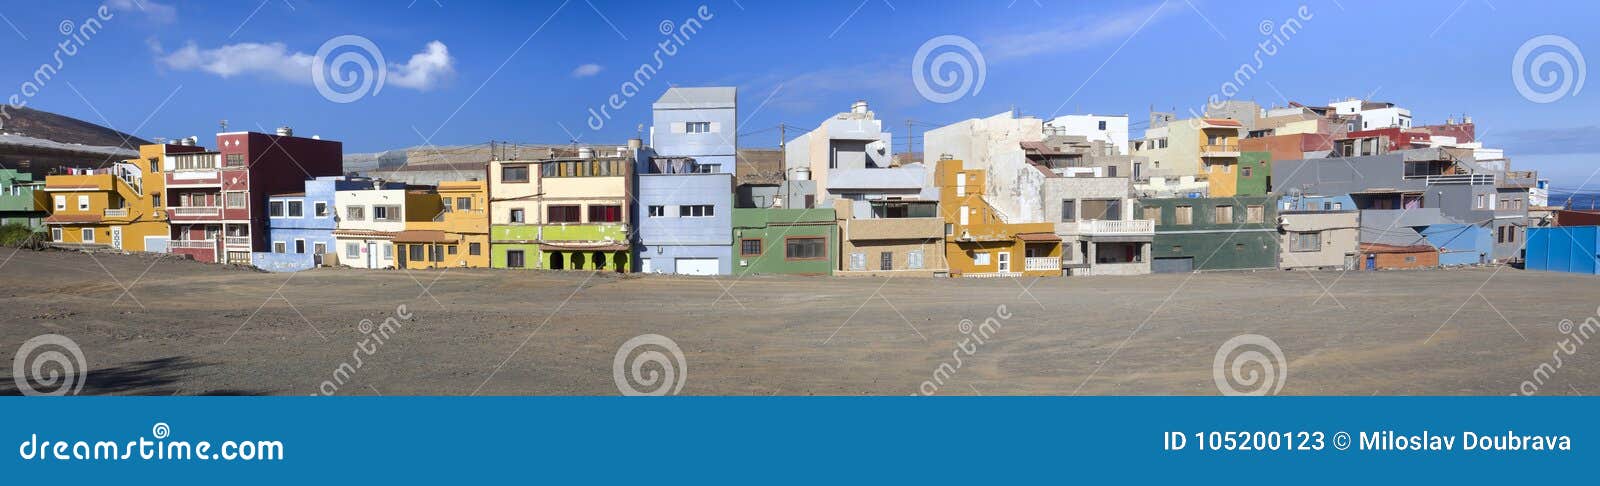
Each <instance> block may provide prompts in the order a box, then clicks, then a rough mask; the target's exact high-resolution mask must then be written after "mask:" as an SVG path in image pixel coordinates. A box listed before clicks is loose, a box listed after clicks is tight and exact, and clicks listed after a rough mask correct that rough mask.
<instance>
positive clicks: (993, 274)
mask: <svg viewBox="0 0 1600 486" xmlns="http://www.w3.org/2000/svg"><path fill="white" fill-rule="evenodd" d="M1021 276H1022V273H1021V272H971V273H963V274H961V277H962V278H1000V277H1021Z"/></svg>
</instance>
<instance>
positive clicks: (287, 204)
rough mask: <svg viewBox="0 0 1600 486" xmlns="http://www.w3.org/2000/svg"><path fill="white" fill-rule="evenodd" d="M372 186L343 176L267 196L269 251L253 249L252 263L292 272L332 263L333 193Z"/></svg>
mask: <svg viewBox="0 0 1600 486" xmlns="http://www.w3.org/2000/svg"><path fill="white" fill-rule="evenodd" d="M370 187H372V181H371V180H367V179H353V178H347V177H343V176H327V177H318V178H316V179H312V180H308V181H306V182H305V191H302V192H290V193H283V194H273V195H271V196H269V197H268V198H267V240H268V241H269V242H270V246H269V247H268V248H269V249H270V250H271V251H266V252H253V253H252V254H251V263H252V264H254V265H255V266H256V268H260V269H263V270H267V271H273V272H293V271H299V270H305V269H309V268H312V267H318V266H323V265H328V264H331V263H332V262H333V261H335V259H336V258H337V256H336V255H334V253H335V252H337V251H338V250H339V245H338V241H337V240H336V239H335V238H334V237H333V230H334V229H335V228H337V227H338V225H337V220H338V217H337V216H336V215H337V214H339V213H338V205H337V204H336V201H335V193H336V192H338V191H353V190H359V189H362V188H370Z"/></svg>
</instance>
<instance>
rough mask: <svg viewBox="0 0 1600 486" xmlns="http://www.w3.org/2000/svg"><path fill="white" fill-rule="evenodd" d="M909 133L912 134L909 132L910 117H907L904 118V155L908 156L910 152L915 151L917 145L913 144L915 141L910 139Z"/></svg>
mask: <svg viewBox="0 0 1600 486" xmlns="http://www.w3.org/2000/svg"><path fill="white" fill-rule="evenodd" d="M911 135H912V133H911V119H910V118H907V119H906V157H910V156H911V153H912V152H916V151H917V147H916V145H915V143H916V142H913V141H912V140H911Z"/></svg>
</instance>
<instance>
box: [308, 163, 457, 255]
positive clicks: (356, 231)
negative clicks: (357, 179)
mask: <svg viewBox="0 0 1600 486" xmlns="http://www.w3.org/2000/svg"><path fill="white" fill-rule="evenodd" d="M426 199H428V198H427V197H426V196H425V193H423V192H421V191H418V193H417V194H416V195H413V194H412V191H410V190H407V189H406V185H405V184H404V183H400V182H376V181H367V184H365V185H364V186H362V187H358V188H354V189H348V190H338V191H334V193H333V210H334V214H335V215H336V216H335V218H336V221H337V224H336V225H335V227H334V230H333V238H334V244H335V248H336V249H337V251H338V261H339V264H340V265H343V266H346V267H355V268H398V265H396V263H395V259H396V256H395V247H394V238H395V236H397V235H399V234H400V232H402V231H405V229H406V221H407V213H406V210H407V206H408V204H407V203H410V202H412V201H413V200H417V202H419V203H422V202H423V201H424V200H426ZM422 205H423V204H418V206H422ZM428 209H434V208H423V207H419V208H417V209H416V210H417V212H418V213H419V214H421V213H426V216H418V217H417V218H418V219H431V218H432V217H433V215H434V214H437V211H436V210H435V211H432V212H430V211H428Z"/></svg>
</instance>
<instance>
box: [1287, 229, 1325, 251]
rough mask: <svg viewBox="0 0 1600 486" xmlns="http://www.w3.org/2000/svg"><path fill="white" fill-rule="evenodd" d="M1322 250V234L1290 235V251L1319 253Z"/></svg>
mask: <svg viewBox="0 0 1600 486" xmlns="http://www.w3.org/2000/svg"><path fill="white" fill-rule="evenodd" d="M1321 249H1322V233H1321V232H1311V233H1289V251H1317V250H1321Z"/></svg>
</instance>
